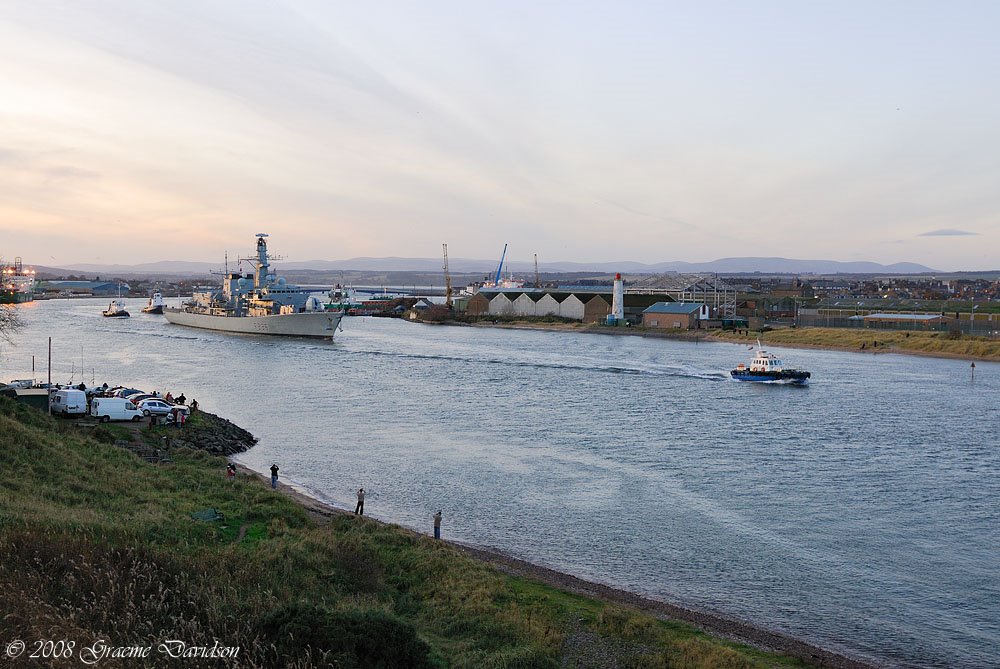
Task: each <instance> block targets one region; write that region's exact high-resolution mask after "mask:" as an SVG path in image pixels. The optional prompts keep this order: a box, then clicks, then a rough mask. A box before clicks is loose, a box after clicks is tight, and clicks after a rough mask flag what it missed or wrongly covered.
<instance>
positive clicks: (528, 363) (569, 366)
mask: <svg viewBox="0 0 1000 669" xmlns="http://www.w3.org/2000/svg"><path fill="white" fill-rule="evenodd" d="M341 354H355V355H372V356H387V357H394V358H405V359H409V360H445V361H449V362H462V363H468V364H472V365H484V364H485V365H502V366H504V367H528V368H532V369H565V370H578V371H589V372H597V373H601V374H627V375H636V376H643V375H644V376H660V377H663V376H672V377H683V378H693V379H702V380H705V381H725V380H726V379H727V378H728V375H727V374H725V373H723V372H714V371H704V370H697V369H693V368H689V367H675V366H667V365H664V366H650V367H632V366H621V365H607V364H599V363H598V364H591V365H588V364H586V363H585V362H580V363H565V362H541V361H534V360H512V359H509V358H495V357H493V358H477V357H467V356H456V355H438V354H431V353H402V352H398V351H343V352H341Z"/></svg>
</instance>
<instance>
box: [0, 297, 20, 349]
mask: <svg viewBox="0 0 1000 669" xmlns="http://www.w3.org/2000/svg"><path fill="white" fill-rule="evenodd" d="M21 325H22V322H21V316H20V314H18V313H17V309H15V308H14V307H12V306H11V305H9V304H0V339H3V340H5V341H7V342H10V341H11V338H12V337H13V335H14V331H15V330H17V329H18V328H20V327H21Z"/></svg>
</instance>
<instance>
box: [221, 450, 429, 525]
mask: <svg viewBox="0 0 1000 669" xmlns="http://www.w3.org/2000/svg"><path fill="white" fill-rule="evenodd" d="M278 471H279V467H278V463H272V464H271V487H272V488H277V487H278ZM227 476H236V465H234V464H233V463H229V469H228V470H227ZM357 496H358V503H357V505H356V506H355V507H354V515H356V516H363V515H365V489H364V488H358V492H357ZM434 538H435V539H440V538H441V511H440V510H439V511H438V512H437V513H435V514H434Z"/></svg>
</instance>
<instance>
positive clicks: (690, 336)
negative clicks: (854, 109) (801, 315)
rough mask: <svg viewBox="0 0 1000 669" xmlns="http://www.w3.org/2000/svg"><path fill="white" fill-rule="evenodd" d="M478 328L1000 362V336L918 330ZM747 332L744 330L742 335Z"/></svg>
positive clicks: (513, 323) (522, 323)
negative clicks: (754, 344) (738, 330)
mask: <svg viewBox="0 0 1000 669" xmlns="http://www.w3.org/2000/svg"><path fill="white" fill-rule="evenodd" d="M474 325H477V326H479V327H501V328H513V329H530V330H551V331H558V332H589V333H593V334H606V335H622V336H636V337H658V338H663V339H680V340H684V341H695V340H700V341H723V342H739V343H755V342H756V341H757V340H758V339H759V340H760V342H761V343H762V344H776V345H780V346H787V347H790V348H815V349H823V350H829V351H864V352H866V353H904V354H908V355H926V356H931V357H937V358H954V359H959V360H970V361H976V360H982V361H988V362H1000V339H992V338H989V337H975V336H971V335H964V334H957V333H950V332H916V331H899V330H870V329H860V328H859V329H846V328H812V327H810V328H778V329H774V330H766V331H764V332H757V331H755V330H752V331H742V332H741V333H739V334H738V333H736V332H734V331H732V330H661V329H650V328H643V327H627V328H626V327H608V326H606V325H601V324H599V323H588V324H583V323H550V322H540V321H531V320H508V321H498V322H496V323H494V322H493V321H481V322H478V323H474ZM744 333H745V334H744Z"/></svg>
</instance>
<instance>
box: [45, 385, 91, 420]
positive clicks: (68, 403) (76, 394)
mask: <svg viewBox="0 0 1000 669" xmlns="http://www.w3.org/2000/svg"><path fill="white" fill-rule="evenodd" d="M49 406H50V407H51V409H52V413H58V414H62V415H64V416H82V415H84V414H86V413H87V393H85V392H83V391H82V390H72V389H69V388H67V389H65V390H57V391H55V392H54V393H52V394H51V395H49Z"/></svg>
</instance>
